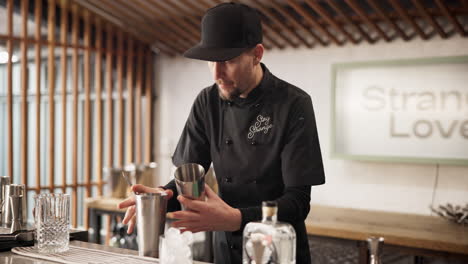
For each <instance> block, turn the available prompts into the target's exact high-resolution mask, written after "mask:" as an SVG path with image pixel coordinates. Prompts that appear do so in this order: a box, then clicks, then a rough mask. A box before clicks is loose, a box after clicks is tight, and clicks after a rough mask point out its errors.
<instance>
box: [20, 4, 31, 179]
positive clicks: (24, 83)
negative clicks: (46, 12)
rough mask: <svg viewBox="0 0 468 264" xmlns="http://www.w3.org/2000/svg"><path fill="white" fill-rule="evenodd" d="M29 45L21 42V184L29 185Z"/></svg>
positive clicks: (25, 23) (24, 17) (24, 22)
mask: <svg viewBox="0 0 468 264" xmlns="http://www.w3.org/2000/svg"><path fill="white" fill-rule="evenodd" d="M28 8H29V0H22V1H21V20H22V21H21V26H22V30H21V31H22V36H23V38H26V37H27V36H28ZM27 58H28V43H26V42H24V41H23V42H21V183H22V184H25V185H26V186H27V185H28V60H27Z"/></svg>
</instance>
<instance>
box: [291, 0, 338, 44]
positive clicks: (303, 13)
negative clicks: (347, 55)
mask: <svg viewBox="0 0 468 264" xmlns="http://www.w3.org/2000/svg"><path fill="white" fill-rule="evenodd" d="M286 2H287V3H288V4H289V5H290V6H291V7H292V8H293V9H294V10H296V12H297V13H298V14H299V15H301V16H302V17H303V18H304V19H305V20H306V21H307V22H308V23H310V24H311V25H312V27H314V28H315V29H317V30H318V31H320V32H321V33H322V34H324V35H326V36H327V37H328V38H329V39H331V40H332V41H333V42H335V43H336V44H337V45H343V42H341V41H339V40H338V39H337V38H336V37H335V36H334V35H333V34H331V33H330V32H328V30H326V29H325V28H324V27H323V26H322V25H320V24H319V23H318V22H317V21H316V20H315V18H313V17H312V16H311V15H310V14H309V13H307V11H305V10H304V8H302V7H301V6H300V5H299V4H298V3H297V2H296V0H286Z"/></svg>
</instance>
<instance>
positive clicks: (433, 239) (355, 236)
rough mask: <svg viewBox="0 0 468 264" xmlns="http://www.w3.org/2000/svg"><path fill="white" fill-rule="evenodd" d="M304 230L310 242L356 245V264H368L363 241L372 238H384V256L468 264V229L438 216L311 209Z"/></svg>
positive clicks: (421, 261)
mask: <svg viewBox="0 0 468 264" xmlns="http://www.w3.org/2000/svg"><path fill="white" fill-rule="evenodd" d="M306 227H307V232H308V234H309V236H311V237H312V238H313V237H314V236H317V237H326V238H336V239H341V240H345V241H348V242H349V241H353V242H356V245H357V247H358V249H359V254H358V255H359V263H367V262H368V261H367V258H368V256H367V254H368V253H367V242H366V239H367V238H368V237H372V236H377V237H384V239H385V242H384V246H383V251H384V252H385V251H392V252H401V253H405V254H410V255H412V256H415V257H414V259H415V261H414V263H423V262H424V261H423V260H421V258H422V257H425V256H426V257H436V258H441V259H443V260H445V261H446V262H447V263H468V226H462V225H458V224H456V223H453V222H450V221H448V220H445V219H442V218H441V217H439V216H423V215H415V214H402V213H390V212H381V211H368V210H358V209H350V208H337V207H326V206H318V205H311V210H310V213H309V216H308V217H307V220H306ZM418 259H419V261H418ZM424 263H426V262H424Z"/></svg>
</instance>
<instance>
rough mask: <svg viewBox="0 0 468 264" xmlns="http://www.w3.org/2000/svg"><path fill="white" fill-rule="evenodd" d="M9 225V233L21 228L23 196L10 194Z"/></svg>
mask: <svg viewBox="0 0 468 264" xmlns="http://www.w3.org/2000/svg"><path fill="white" fill-rule="evenodd" d="M9 202H10V208H11V227H10V233H12V234H13V233H14V232H16V231H19V230H23V210H22V209H23V206H22V202H23V196H22V195H21V196H20V195H10V201H9Z"/></svg>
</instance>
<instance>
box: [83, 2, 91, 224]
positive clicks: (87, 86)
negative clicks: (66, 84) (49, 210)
mask: <svg viewBox="0 0 468 264" xmlns="http://www.w3.org/2000/svg"><path fill="white" fill-rule="evenodd" d="M83 18H84V37H83V39H84V45H85V46H86V47H90V46H91V22H90V14H89V11H87V10H85V11H84V17H83ZM83 67H84V70H83V80H84V87H83V88H84V94H85V100H84V109H83V116H84V126H83V127H84V133H83V134H84V137H83V141H84V145H83V152H84V153H83V163H84V164H83V167H84V169H83V173H84V175H83V176H84V183H85V184H86V188H85V197H86V198H87V197H91V185H90V184H89V183H90V182H91V173H92V172H91V76H90V75H91V72H90V68H91V51H90V50H85V51H84V59H83ZM84 213H85V214H84V215H85V216H84V226H85V228H86V229H88V226H89V220H88V212H87V210H85V212H84Z"/></svg>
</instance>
